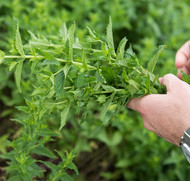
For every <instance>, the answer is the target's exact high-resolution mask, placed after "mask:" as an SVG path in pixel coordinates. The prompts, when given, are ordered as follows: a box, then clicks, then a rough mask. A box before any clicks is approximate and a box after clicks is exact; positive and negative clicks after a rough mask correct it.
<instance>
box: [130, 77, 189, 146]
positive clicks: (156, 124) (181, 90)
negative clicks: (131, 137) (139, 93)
mask: <svg viewBox="0 0 190 181" xmlns="http://www.w3.org/2000/svg"><path fill="white" fill-rule="evenodd" d="M160 83H161V84H163V85H165V86H166V88H167V94H151V95H146V96H143V97H141V98H134V99H132V100H131V101H130V102H129V103H128V104H127V107H129V108H131V109H134V110H136V111H138V112H139V113H140V114H141V116H142V119H143V124H144V127H145V128H146V129H148V130H150V131H153V132H155V133H156V134H157V135H158V136H160V137H162V138H164V139H165V140H167V141H169V142H171V143H173V144H175V145H177V146H179V144H180V140H181V137H182V136H183V134H184V131H185V130H186V129H188V128H189V127H190V85H189V84H187V83H186V82H183V81H181V80H180V79H178V78H177V77H176V76H174V75H172V74H167V75H165V76H164V77H163V78H161V79H160Z"/></svg>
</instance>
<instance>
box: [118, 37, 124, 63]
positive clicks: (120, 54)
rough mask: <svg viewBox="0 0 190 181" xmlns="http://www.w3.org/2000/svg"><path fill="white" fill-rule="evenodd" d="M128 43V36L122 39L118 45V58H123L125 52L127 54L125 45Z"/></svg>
mask: <svg viewBox="0 0 190 181" xmlns="http://www.w3.org/2000/svg"><path fill="white" fill-rule="evenodd" d="M126 43H127V39H126V37H124V38H123V39H122V40H121V41H120V43H119V46H118V48H117V55H116V57H117V60H121V59H123V57H124V54H125V46H126Z"/></svg>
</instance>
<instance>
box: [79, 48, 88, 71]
mask: <svg viewBox="0 0 190 181" xmlns="http://www.w3.org/2000/svg"><path fill="white" fill-rule="evenodd" d="M81 60H82V64H83V67H84V68H85V70H88V65H87V61H86V57H85V52H84V49H82V52H81Z"/></svg>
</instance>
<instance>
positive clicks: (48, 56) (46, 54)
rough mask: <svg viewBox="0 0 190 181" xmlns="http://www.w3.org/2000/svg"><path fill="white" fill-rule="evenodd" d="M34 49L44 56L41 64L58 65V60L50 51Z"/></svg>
mask: <svg viewBox="0 0 190 181" xmlns="http://www.w3.org/2000/svg"><path fill="white" fill-rule="evenodd" d="M35 50H36V52H37V53H38V54H39V55H42V56H44V58H45V60H44V61H43V64H45V65H49V64H51V65H59V62H58V61H57V60H56V59H55V57H54V56H53V55H52V54H51V53H49V52H47V51H45V50H42V49H37V48H36V49H35Z"/></svg>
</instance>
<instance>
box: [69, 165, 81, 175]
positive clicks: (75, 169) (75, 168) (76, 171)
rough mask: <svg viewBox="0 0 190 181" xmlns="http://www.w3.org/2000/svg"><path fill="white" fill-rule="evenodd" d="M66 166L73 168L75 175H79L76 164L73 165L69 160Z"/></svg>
mask: <svg viewBox="0 0 190 181" xmlns="http://www.w3.org/2000/svg"><path fill="white" fill-rule="evenodd" d="M67 168H69V169H72V170H74V171H75V173H76V174H77V175H79V172H78V168H77V167H76V165H75V164H74V163H73V162H70V163H69V164H68V165H67Z"/></svg>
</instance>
